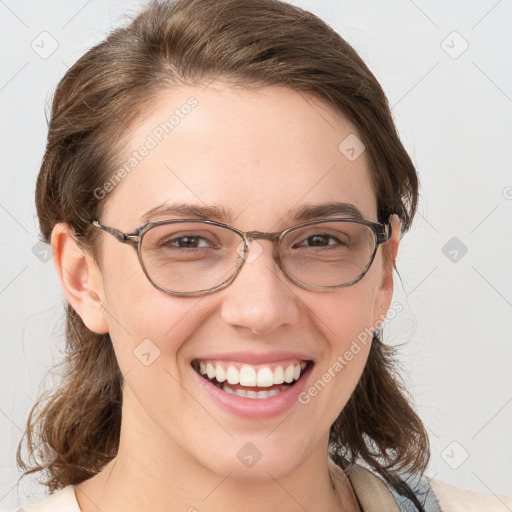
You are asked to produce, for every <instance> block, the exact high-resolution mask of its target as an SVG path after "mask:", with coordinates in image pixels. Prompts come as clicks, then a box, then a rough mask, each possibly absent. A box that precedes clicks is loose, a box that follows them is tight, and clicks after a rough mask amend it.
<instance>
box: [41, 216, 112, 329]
mask: <svg viewBox="0 0 512 512" xmlns="http://www.w3.org/2000/svg"><path fill="white" fill-rule="evenodd" d="M51 244H52V251H53V262H54V265H55V269H56V270H57V275H58V277H59V281H60V284H61V286H62V290H63V291H64V294H65V295H66V297H67V299H68V301H69V303H70V304H71V306H72V307H73V309H74V310H75V311H76V312H77V313H78V315H79V316H80V318H81V319H82V321H83V322H84V324H85V325H86V326H87V328H88V329H90V330H91V331H93V332H95V333H98V334H102V333H106V332H108V324H107V321H106V314H105V310H104V307H103V305H102V300H103V297H104V294H103V281H102V277H101V271H100V269H99V267H98V265H97V264H96V262H95V261H94V259H93V258H92V256H91V255H90V254H88V253H87V252H85V251H84V250H82V249H81V248H80V247H79V245H78V244H77V242H76V240H75V238H74V236H73V234H72V230H71V229H70V227H69V226H68V225H67V224H65V223H59V224H56V225H55V227H54V228H53V231H52V237H51Z"/></svg>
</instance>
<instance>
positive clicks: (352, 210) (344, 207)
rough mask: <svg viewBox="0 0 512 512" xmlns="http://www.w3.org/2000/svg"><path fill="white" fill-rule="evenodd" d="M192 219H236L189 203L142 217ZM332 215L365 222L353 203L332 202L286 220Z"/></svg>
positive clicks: (298, 211)
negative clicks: (178, 216) (181, 217)
mask: <svg viewBox="0 0 512 512" xmlns="http://www.w3.org/2000/svg"><path fill="white" fill-rule="evenodd" d="M176 215H180V216H183V217H190V218H196V219H204V220H216V221H218V222H223V223H226V224H229V223H232V222H233V220H234V219H235V218H236V215H234V213H233V211H231V210H230V209H226V208H224V207H222V206H214V205H199V204H188V203H174V204H161V205H159V206H156V207H155V208H151V210H149V211H148V212H146V213H145V214H144V216H143V217H142V219H143V221H144V222H150V220H151V219H152V218H153V217H156V216H176ZM331 215H341V216H343V217H347V218H352V219H360V220H363V219H364V217H363V214H362V213H361V211H360V210H359V208H357V206H355V205H354V204H351V203H344V202H337V201H331V202H327V203H320V204H304V205H301V206H298V207H295V208H292V209H291V210H290V211H289V212H288V214H287V215H286V218H287V219H289V220H295V221H301V222H307V221H309V220H314V219H318V218H322V217H329V216H331Z"/></svg>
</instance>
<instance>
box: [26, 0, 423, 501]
mask: <svg viewBox="0 0 512 512" xmlns="http://www.w3.org/2000/svg"><path fill="white" fill-rule="evenodd" d="M215 78H220V79H222V80H224V81H226V82H228V83H230V84H233V85H238V86H242V87H258V86H284V87H288V88H290V89H292V90H294V91H297V92H300V93H308V94H311V95H313V96H315V97H317V98H319V99H321V100H323V101H324V102H326V103H327V104H329V105H330V106H332V107H334V108H335V109H336V110H337V111H339V112H341V113H343V114H344V115H345V116H346V117H347V118H348V119H349V120H350V121H351V122H352V123H353V124H354V126H355V127H356V128H357V130H358V136H359V137H360V138H361V139H362V141H363V143H364V144H365V146H366V154H367V157H368V159H369V165H370V174H371V176H372V179H373V186H374V189H375V194H376V197H377V208H378V218H379V220H380V221H387V220H388V218H389V215H390V214H392V213H396V214H398V216H399V217H400V218H401V219H402V221H403V224H402V225H403V230H404V231H406V230H407V229H408V228H409V227H410V224H411V222H412V219H413V216H414V213H415V210H416V204H417V199H418V178H417V175H416V171H415V168H414V165H413V163H412V162H411V159H410V157H409V156H408V154H407V152H406V151H405V149H404V147H403V146H402V144H401V142H400V140H399V137H398V134H397V131H396V128H395V126H394V123H393V120H392V116H391V113H390V108H389V105H388V102H387V99H386V97H385V95H384V92H383V90H382V88H381V86H380V85H379V83H378V82H377V80H376V78H375V77H374V75H373V74H372V73H371V71H370V70H369V69H368V67H367V66H366V65H365V64H364V62H363V61H362V60H361V58H360V57H359V56H358V55H357V53H356V52H355V51H354V50H353V49H352V47H351V46H350V45H349V44H348V43H347V42H346V41H344V40H343V39H342V38H341V37H340V36H339V35H338V34H337V33H336V32H335V31H334V30H332V29H331V28H330V27H329V26H328V25H326V24H325V23H324V22H323V21H321V20H320V19H318V18H317V17H316V16H314V15H313V14H311V13H309V12H306V11H303V10H301V9H300V8H297V7H294V6H292V5H289V4H286V3H284V2H280V1H278V0H178V1H176V2H153V3H151V4H150V5H149V6H147V7H146V8H145V10H144V11H143V12H142V13H141V14H140V15H139V16H138V17H137V18H136V19H135V20H134V21H133V22H132V23H131V24H130V25H129V26H127V27H125V28H120V29H117V30H114V31H113V32H112V33H111V34H110V35H109V36H108V37H107V38H106V40H105V41H103V42H102V43H100V44H98V45H97V46H95V47H94V48H92V49H91V50H89V51H88V52H87V53H86V54H85V55H84V56H83V57H81V58H80V59H79V60H78V62H76V63H75V65H74V66H72V67H71V68H70V69H69V71H68V72H67V73H66V75H65V76H64V78H63V79H62V80H61V82H60V83H59V85H58V87H57V90H56V93H55V96H54V99H53V105H52V112H51V119H50V123H49V133H48V142H47V147H46V152H45V155H44V159H43V162H42V166H41V171H40V174H39V177H38V180H37V188H36V205H37V213H38V216H39V222H40V228H41V232H42V237H43V239H44V240H45V241H46V242H48V241H49V239H50V236H51V232H52V229H53V227H54V226H55V224H56V223H59V222H65V223H67V224H69V225H70V226H71V228H72V229H73V230H74V231H75V232H76V233H78V234H81V235H83V236H82V237H81V243H82V244H83V246H84V248H86V249H88V250H90V251H92V252H93V254H94V246H95V245H94V239H93V234H92V233H91V230H90V229H88V228H89V222H90V220H91V219H93V218H99V217H100V216H101V209H102V208H103V207H104V204H105V201H102V200H101V199H100V198H98V197H96V195H95V194H94V191H95V190H97V189H98V188H99V187H101V186H102V185H103V184H104V183H105V182H107V180H108V179H109V177H111V176H112V175H113V173H114V171H115V170H116V168H117V166H118V165H119V162H117V161H116V157H117V156H118V151H117V150H118V149H119V148H120V146H121V144H122V142H123V137H126V134H127V132H128V129H129V127H130V126H132V125H133V122H134V121H135V120H136V119H137V117H138V116H140V114H141V113H142V112H143V111H144V107H145V106H147V105H148V104H149V103H150V102H151V101H152V100H153V99H154V98H155V96H156V95H157V94H158V93H159V92H160V91H162V90H164V89H167V88H169V87H172V86H173V85H175V84H180V83H185V84H189V85H197V84H204V83H206V82H209V81H210V80H213V79H215ZM66 343H67V355H66V357H65V360H64V363H63V364H64V368H65V373H64V376H63V379H62V381H61V384H60V386H59V388H58V389H57V390H56V391H54V392H52V393H49V394H47V395H46V396H44V397H41V398H40V400H39V402H38V403H37V404H36V405H35V406H34V408H33V409H32V411H31V413H30V416H29V419H28V423H27V431H26V434H25V441H26V444H27V447H28V453H29V459H30V460H28V461H25V460H24V458H23V456H22V445H23V440H22V442H21V443H20V446H19V447H18V463H19V464H20V466H21V467H22V468H23V469H24V470H26V471H25V474H29V473H33V472H36V471H40V470H42V469H44V470H45V471H46V475H47V479H46V481H45V484H46V485H47V486H48V487H49V489H50V491H51V492H53V491H55V490H57V489H59V488H61V487H64V486H66V485H70V484H78V483H80V482H82V481H84V480H86V479H88V478H90V477H91V476H93V475H94V474H96V473H97V472H99V471H100V470H101V469H102V467H103V466H104V465H105V464H106V463H107V462H108V461H109V460H111V459H112V458H113V457H115V455H116V453H117V449H118V443H119V433H120V423H121V403H122V376H121V373H120V370H119V367H118V365H117V361H116V358H115V355H114V351H113V348H112V343H111V340H110V338H109V335H108V334H105V335H100V334H95V333H93V332H91V331H89V330H88V329H87V328H86V327H85V325H84V324H83V322H82V320H81V319H80V317H79V316H78V315H77V313H76V312H75V311H74V310H73V309H72V308H71V307H70V306H69V304H68V305H67V328H66ZM393 356H394V352H393V349H392V348H391V347H389V346H386V345H385V344H384V343H383V342H382V341H381V339H380V337H379V335H378V334H377V333H375V334H374V337H373V341H372V346H371V350H370V354H369V359H368V362H367V364H366V367H365V369H364V371H363V374H362V377H361V379H360V381H359V383H358V384H357V387H356V389H355V391H354V393H353V395H352V396H351V398H350V400H349V402H348V403H347V405H346V407H345V408H344V410H343V411H342V412H341V414H340V416H339V417H338V419H337V420H336V421H335V423H334V424H333V426H332V427H331V450H332V452H333V453H334V454H337V455H338V456H340V455H342V456H343V457H344V460H346V461H347V463H350V462H354V461H356V460H362V461H364V462H366V463H367V464H368V465H369V466H371V467H372V468H373V469H374V470H375V471H377V472H378V473H379V474H380V475H381V476H383V477H384V478H385V479H386V480H387V481H388V482H389V483H390V484H391V485H392V486H394V487H395V488H399V487H400V480H399V478H398V475H399V472H400V471H402V470H407V471H410V472H423V471H424V469H425V467H426V464H427V462H428V459H429V444H428V438H427V434H426V432H425V428H424V426H423V424H422V422H421V420H420V419H419V418H418V416H417V415H416V413H415V412H414V410H413V408H412V407H411V405H410V402H409V399H408V397H407V395H406V393H405V390H404V388H403V386H402V385H401V384H400V381H399V380H398V378H397V376H396V370H395V365H394V360H393V359H394V358H393ZM41 442H44V443H47V444H48V445H50V446H51V447H52V448H53V449H54V450H55V451H56V453H57V456H56V458H55V460H53V461H52V462H51V463H50V464H49V465H47V464H46V463H45V461H44V460H41V459H40V458H39V455H38V446H39V445H40V443H41ZM402 491H403V489H402Z"/></svg>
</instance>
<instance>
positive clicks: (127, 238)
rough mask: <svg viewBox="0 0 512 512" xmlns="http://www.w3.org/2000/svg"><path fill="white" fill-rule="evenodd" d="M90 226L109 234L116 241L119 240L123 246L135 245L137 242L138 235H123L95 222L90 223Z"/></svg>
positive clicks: (116, 230)
mask: <svg viewBox="0 0 512 512" xmlns="http://www.w3.org/2000/svg"><path fill="white" fill-rule="evenodd" d="M91 224H92V225H93V226H96V227H97V228H100V229H102V230H103V231H106V232H107V233H110V234H111V235H112V236H114V237H116V239H117V240H119V241H120V242H121V243H123V244H130V245H137V243H138V242H139V236H138V235H125V234H124V233H123V232H121V231H119V230H118V229H114V228H109V227H108V226H104V225H103V224H100V223H99V222H98V221H97V220H93V221H91Z"/></svg>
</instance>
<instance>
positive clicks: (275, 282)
mask: <svg viewBox="0 0 512 512" xmlns="http://www.w3.org/2000/svg"><path fill="white" fill-rule="evenodd" d="M294 287H295V285H294V284H293V283H292V282H291V281H289V280H288V279H287V278H286V276H285V275H284V274H283V272H282V270H281V269H280V268H279V265H278V264H277V262H276V261H275V259H274V257H273V246H272V243H271V242H270V241H266V240H261V241H256V240H253V241H252V242H251V244H250V245H249V252H248V253H247V255H246V257H245V262H244V264H243V266H242V268H241V269H240V271H239V273H238V275H237V276H236V278H235V280H234V281H233V282H232V283H231V284H230V285H229V286H228V287H227V288H225V289H224V290H222V291H221V292H220V293H222V294H223V296H224V297H223V301H222V305H221V316H222V318H223V320H224V321H225V322H226V323H227V324H229V325H232V326H238V327H243V328H246V329H249V330H251V331H252V332H253V333H256V334H265V333H270V332H272V331H274V330H276V329H278V328H279V327H282V326H285V325H293V324H295V323H297V321H298V319H299V313H300V307H299V306H300V300H299V297H298V295H297V291H296V290H294V289H293V288H294Z"/></svg>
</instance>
